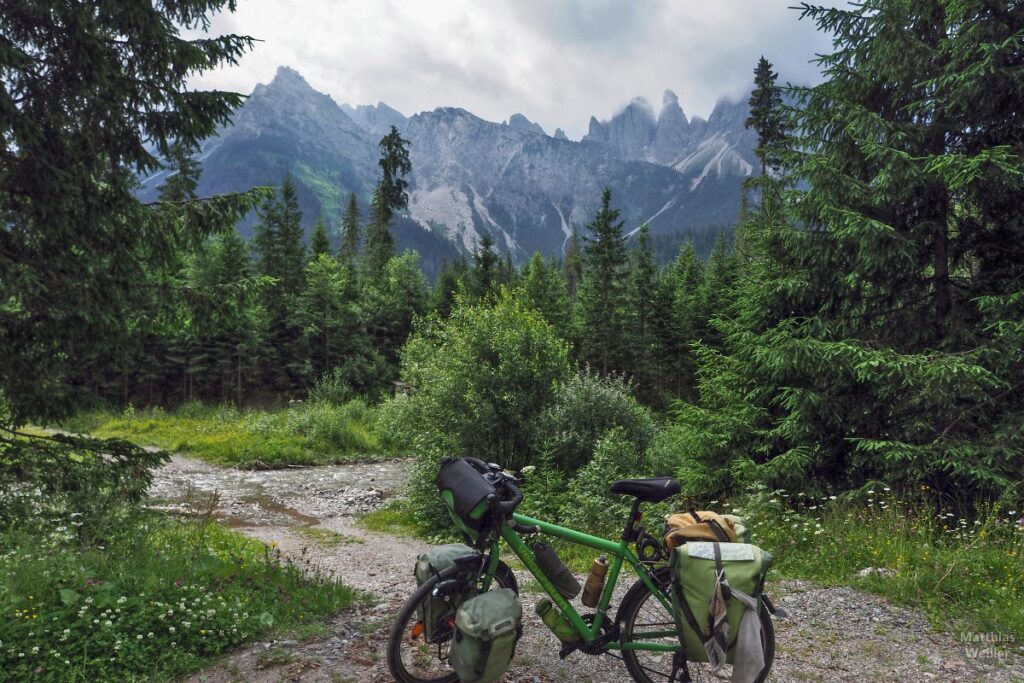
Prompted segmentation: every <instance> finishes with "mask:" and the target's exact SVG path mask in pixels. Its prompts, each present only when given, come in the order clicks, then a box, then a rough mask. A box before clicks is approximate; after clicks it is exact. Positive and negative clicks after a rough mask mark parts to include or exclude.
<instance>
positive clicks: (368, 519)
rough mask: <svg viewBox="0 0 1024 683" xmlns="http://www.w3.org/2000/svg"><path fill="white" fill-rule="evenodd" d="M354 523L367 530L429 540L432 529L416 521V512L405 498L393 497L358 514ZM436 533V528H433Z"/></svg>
mask: <svg viewBox="0 0 1024 683" xmlns="http://www.w3.org/2000/svg"><path fill="white" fill-rule="evenodd" d="M356 523H357V524H358V525H359V526H361V527H362V528H364V529H366V530H367V531H375V532H377V533H379V534H390V535H392V536H405V537H411V538H422V539H425V540H431V536H432V531H431V530H429V529H427V528H426V527H425V526H423V525H421V524H420V523H418V521H417V517H416V512H415V510H413V509H412V506H411V505H410V503H409V501H408V500H406V499H399V498H396V499H393V500H391V501H389V502H388V503H386V504H385V505H384V506H382V507H380V508H377V509H376V510H374V511H372V512H367V513H364V514H362V515H359V516H358V517H357V518H356ZM433 533H434V534H436V533H437V532H436V530H433Z"/></svg>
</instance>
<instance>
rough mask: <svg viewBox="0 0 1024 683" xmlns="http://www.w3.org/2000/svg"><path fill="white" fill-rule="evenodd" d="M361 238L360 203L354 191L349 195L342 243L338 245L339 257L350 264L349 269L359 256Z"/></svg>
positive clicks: (346, 263)
mask: <svg viewBox="0 0 1024 683" xmlns="http://www.w3.org/2000/svg"><path fill="white" fill-rule="evenodd" d="M360 239H361V236H360V228H359V204H358V203H357V202H356V193H355V192H353V193H352V194H350V195H349V196H348V204H347V205H346V206H345V215H344V216H342V219H341V245H340V246H339V247H338V259H339V260H340V261H341V262H342V263H343V264H344V265H346V266H348V267H349V270H351V269H352V266H353V264H355V261H356V258H357V257H358V256H359V243H360Z"/></svg>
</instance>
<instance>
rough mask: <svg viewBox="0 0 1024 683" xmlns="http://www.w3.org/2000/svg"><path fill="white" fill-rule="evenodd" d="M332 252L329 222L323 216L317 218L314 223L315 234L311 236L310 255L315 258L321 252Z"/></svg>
mask: <svg viewBox="0 0 1024 683" xmlns="http://www.w3.org/2000/svg"><path fill="white" fill-rule="evenodd" d="M330 253H331V238H330V237H329V236H328V235H327V224H326V223H324V219H323V218H317V219H316V223H315V224H314V225H313V234H312V235H311V236H310V238H309V255H310V257H311V258H313V259H315V258H316V257H318V256H320V254H330Z"/></svg>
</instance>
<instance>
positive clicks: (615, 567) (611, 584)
mask: <svg viewBox="0 0 1024 683" xmlns="http://www.w3.org/2000/svg"><path fill="white" fill-rule="evenodd" d="M512 518H513V519H514V520H515V521H516V522H518V523H519V524H523V525H525V526H535V527H538V528H539V529H540V531H541V533H543V534H547V535H549V536H555V537H556V538H561V539H564V540H566V541H569V542H570V543H576V544H579V545H585V546H588V547H590V548H594V549H595V550H599V551H600V552H602V553H604V554H605V555H606V556H607V557H609V558H611V562H610V564H609V567H608V574H607V577H606V580H605V585H604V590H603V591H602V593H601V597H600V599H599V600H598V603H597V613H596V615H595V616H594V623H593V624H592V625H588V624H587V622H586V621H584V620H583V617H582V616H580V613H579V612H578V611H576V608H574V607H573V606H572V605H571V604H570V603H569V601H568V600H566V599H565V597H563V596H562V594H561V593H559V592H558V589H557V588H555V586H554V584H552V583H551V580H550V579H548V577H547V576H545V575H544V572H543V571H542V570H541V568H540V566H539V565H538V564H537V558H536V557H535V556H534V554H533V551H531V550H530V548H529V547H527V545H526V543H524V542H523V539H522V538H521V537H520V536H519V534H518V533H516V531H515V530H514V529H513V528H512V526H511V525H510V524H508V523H505V524H502V526H501V537H502V538H503V539H505V542H506V543H508V545H509V547H510V548H511V549H512V552H513V553H515V555H516V556H517V557H518V558H519V559H520V560H521V561H522V563H523V565H525V566H526V568H527V569H528V570H529V571H530V573H531V574H533V576H534V578H536V579H537V581H538V582H539V583H540V585H541V587H542V588H543V589H544V592H545V593H547V594H548V597H550V598H551V600H552V601H553V602H554V603H555V604H556V605H558V609H560V610H561V611H562V614H563V615H565V618H566V619H567V620H568V621H569V623H570V624H572V627H573V629H574V630H575V631H576V633H577V634H578V635H579V636H580V637H581V638H582V639H583V641H584V642H587V643H589V642H592V641H594V640H595V639H597V638H598V636H600V635H601V626H602V625H603V624H604V622H605V619H607V618H608V605H609V604H610V603H611V599H612V593H613V592H614V591H615V584H616V583H617V581H618V578H619V572H620V571H621V570H622V565H623V563H627V564H629V566H630V567H632V569H633V571H634V572H635V573H636V575H637V576H639V577H640V580H641V581H642V582H643V583H644V585H645V586H647V589H648V590H649V591H651V594H652V595H654V596H655V597H657V598H658V601H659V602H661V604H662V605H663V606H664V607H665V609H667V610H668V611H669V613H670V614H671V613H672V604H671V602H670V601H669V600H668V599H667V598H666V597H665V596H664V595H663V594H662V592H661V590H660V589H658V588H657V587H656V586H655V585H654V582H652V581H651V579H650V577H649V576H648V575H647V570H646V568H645V566H644V565H643V563H641V562H640V560H639V559H638V558H637V556H636V555H635V554H634V553H633V552H632V551H631V550H630V549H629V541H628V540H627V539H625V538H623V539H622V540H620V541H619V542H618V543H616V542H613V541H609V540H607V539H604V538H600V537H598V536H591V535H590V534H584V533H582V532H579V531H576V530H575V529H569V528H567V527H563V526H558V525H557V524H551V523H549V522H545V521H543V520H540V519H534V518H533V517H527V516H526V515H520V514H518V513H516V514H513V515H512ZM497 545H498V544H497V541H495V543H494V547H493V548H492V552H491V565H492V567H489V568H488V573H487V576H488V578H489V577H490V576H491V575H492V572H493V567H494V566H497V561H496V560H497V557H498V548H497ZM636 635H642V636H644V637H647V638H665V637H676V632H675V630H674V629H673V630H671V631H658V632H652V633H643V634H634V636H636ZM607 646H608V648H609V649H612V650H618V649H622V650H649V651H653V652H676V651H679V650H680V649H681V646H680V645H679V644H678V643H675V644H669V643H649V642H637V641H630V642H622V643H619V642H611V643H608V645H607Z"/></svg>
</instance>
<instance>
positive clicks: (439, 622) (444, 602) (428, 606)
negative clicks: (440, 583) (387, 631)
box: [414, 543, 473, 643]
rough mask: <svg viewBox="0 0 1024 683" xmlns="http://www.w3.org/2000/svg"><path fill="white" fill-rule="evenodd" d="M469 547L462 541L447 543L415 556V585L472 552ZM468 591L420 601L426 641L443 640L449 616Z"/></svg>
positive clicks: (450, 631)
mask: <svg viewBox="0 0 1024 683" xmlns="http://www.w3.org/2000/svg"><path fill="white" fill-rule="evenodd" d="M472 554H473V549H472V548H470V547H469V546H468V545H465V544H463V543H449V544H448V545H439V546H436V547H433V548H431V549H430V550H428V551H427V552H425V553H423V554H422V555H420V556H419V559H417V560H416V571H415V572H414V573H415V575H416V585H417V586H422V585H423V583H424V582H425V581H427V580H428V579H430V577H432V576H434V575H435V574H439V573H441V572H442V571H444V570H445V569H448V567H451V566H452V565H453V564H455V558H456V557H462V556H464V555H472ZM468 597H470V596H469V595H453V596H451V597H448V598H434V597H428V598H427V599H426V600H424V601H423V602H421V603H420V620H421V621H422V622H423V637H424V638H426V640H427V642H428V643H438V642H444V641H445V640H447V639H448V638H449V637H451V634H452V628H451V624H450V623H449V621H448V620H449V619H451V618H453V617H454V616H455V610H457V609H458V608H459V605H461V604H462V602H463V601H464V600H465V599H466V598H468Z"/></svg>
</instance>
